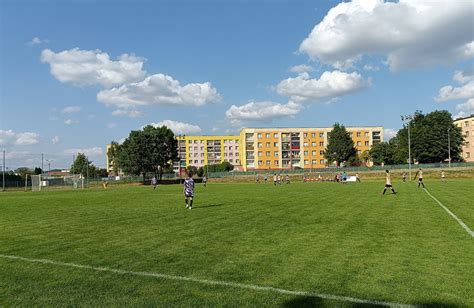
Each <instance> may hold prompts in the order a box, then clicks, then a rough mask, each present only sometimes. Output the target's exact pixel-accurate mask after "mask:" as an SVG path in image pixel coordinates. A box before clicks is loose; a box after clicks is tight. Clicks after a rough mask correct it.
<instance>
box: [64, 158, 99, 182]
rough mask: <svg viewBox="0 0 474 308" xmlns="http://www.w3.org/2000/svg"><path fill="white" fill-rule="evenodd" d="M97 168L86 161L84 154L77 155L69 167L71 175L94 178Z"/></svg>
mask: <svg viewBox="0 0 474 308" xmlns="http://www.w3.org/2000/svg"><path fill="white" fill-rule="evenodd" d="M96 170H97V167H96V166H94V165H93V164H92V161H90V160H88V159H87V157H86V155H85V154H84V153H78V154H77V157H76V159H75V160H74V162H73V164H72V165H71V171H70V172H71V173H73V174H80V175H82V176H87V175H88V176H89V177H94V176H96Z"/></svg>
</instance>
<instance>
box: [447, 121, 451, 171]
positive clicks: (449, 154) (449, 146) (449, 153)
mask: <svg viewBox="0 0 474 308" xmlns="http://www.w3.org/2000/svg"><path fill="white" fill-rule="evenodd" d="M450 130H451V128H448V168H451V134H450Z"/></svg>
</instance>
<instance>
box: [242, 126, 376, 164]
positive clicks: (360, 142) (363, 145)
mask: <svg viewBox="0 0 474 308" xmlns="http://www.w3.org/2000/svg"><path fill="white" fill-rule="evenodd" d="M346 129H347V131H348V132H349V133H350V134H351V136H352V139H353V140H354V144H355V147H356V149H357V152H358V154H361V153H362V152H364V151H366V150H370V148H371V147H372V145H374V144H376V143H379V142H382V141H383V127H381V126H374V127H372V126H368V127H346ZM331 130H332V127H322V128H243V129H242V130H241V131H240V149H241V150H240V162H241V163H242V167H243V169H244V170H268V169H291V168H302V169H303V168H306V169H309V168H324V167H326V165H327V162H326V161H325V159H324V149H325V148H326V146H327V142H328V133H329V132H330V131H331Z"/></svg>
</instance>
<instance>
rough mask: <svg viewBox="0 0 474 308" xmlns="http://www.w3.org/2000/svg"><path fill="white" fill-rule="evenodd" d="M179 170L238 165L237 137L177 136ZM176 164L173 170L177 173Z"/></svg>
mask: <svg viewBox="0 0 474 308" xmlns="http://www.w3.org/2000/svg"><path fill="white" fill-rule="evenodd" d="M176 139H177V140H178V155H179V158H180V162H181V168H185V167H187V166H195V167H204V166H205V165H214V164H220V163H222V162H225V161H226V162H229V163H231V164H232V165H234V166H239V165H240V158H239V136H177V137H176ZM178 166H179V165H178V162H176V163H175V165H174V169H175V171H176V172H178V169H179V168H178Z"/></svg>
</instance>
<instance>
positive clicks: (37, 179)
mask: <svg viewBox="0 0 474 308" xmlns="http://www.w3.org/2000/svg"><path fill="white" fill-rule="evenodd" d="M31 190H32V191H41V175H32V176H31Z"/></svg>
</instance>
